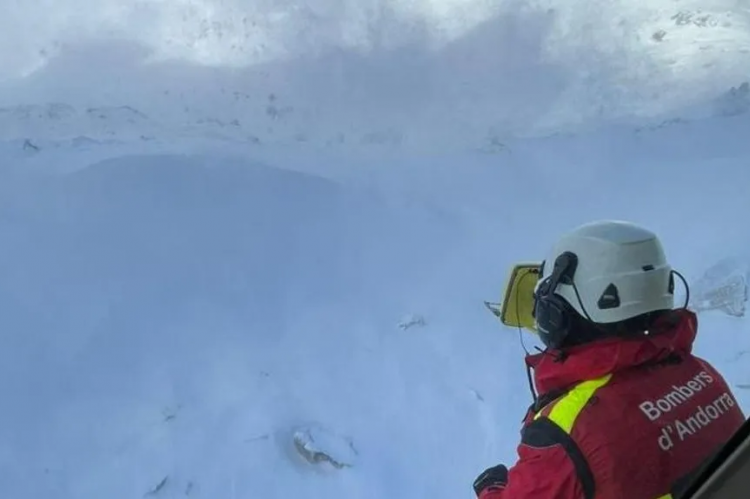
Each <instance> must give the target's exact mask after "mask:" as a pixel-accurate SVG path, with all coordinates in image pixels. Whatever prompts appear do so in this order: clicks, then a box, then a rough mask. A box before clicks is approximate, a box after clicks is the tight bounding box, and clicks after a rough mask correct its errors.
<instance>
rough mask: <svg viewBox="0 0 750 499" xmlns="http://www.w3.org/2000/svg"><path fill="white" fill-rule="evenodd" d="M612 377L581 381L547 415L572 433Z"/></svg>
mask: <svg viewBox="0 0 750 499" xmlns="http://www.w3.org/2000/svg"><path fill="white" fill-rule="evenodd" d="M611 378H612V375H611V374H608V375H606V376H604V377H602V378H597V379H592V380H590V381H584V382H583V383H579V384H578V385H577V386H576V387H575V388H573V389H572V390H570V391H569V392H568V393H567V394H566V395H565V396H564V397H562V398H561V399H559V400H558V401H557V402H556V403H555V405H554V406H553V407H552V410H551V411H550V413H549V414H548V415H547V419H549V420H551V421H552V422H553V423H555V424H556V425H557V426H559V427H560V428H562V429H563V430H564V431H565V433H568V434H570V432H571V431H572V430H573V424H574V423H575V421H576V418H578V415H579V414H580V413H581V411H582V410H583V408H584V407H585V406H586V403H587V402H588V401H589V400H590V399H591V397H593V396H594V393H595V392H596V391H597V390H598V389H599V388H601V387H602V386H604V385H606V384H607V383H609V380H610V379H611ZM541 414H542V413H541V412H539V413H537V414H536V415H535V416H534V419H538V418H539V417H540V416H541ZM659 499H661V498H659Z"/></svg>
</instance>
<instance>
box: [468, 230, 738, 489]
mask: <svg viewBox="0 0 750 499" xmlns="http://www.w3.org/2000/svg"><path fill="white" fill-rule="evenodd" d="M675 276H677V277H679V278H680V279H682V276H681V275H680V274H679V273H677V272H676V271H673V270H672V268H671V266H670V265H669V263H668V262H667V260H666V257H665V254H664V251H663V248H662V245H661V242H660V241H659V239H658V238H657V236H656V235H655V234H653V233H652V232H650V231H648V230H646V229H644V228H642V227H639V226H636V225H633V224H629V223H625V222H609V221H605V222H594V223H591V224H587V225H584V226H581V227H579V228H577V229H575V230H573V231H572V232H570V233H569V234H567V235H565V236H563V237H562V238H561V239H560V240H559V241H558V243H557V245H556V246H555V248H554V250H553V252H552V254H551V255H550V257H549V258H548V259H547V260H546V261H545V263H544V264H543V265H542V270H541V272H540V279H539V283H538V284H537V286H536V288H535V291H534V321H535V323H536V328H537V331H538V333H539V336H540V338H541V340H542V341H543V342H544V344H545V345H546V347H547V349H546V350H545V351H544V352H542V353H540V354H536V355H529V356H528V357H527V359H526V363H527V365H528V366H529V368H530V369H533V372H534V384H535V386H536V390H537V392H538V393H539V395H538V397H536V400H535V403H534V404H533V405H532V406H531V407H530V408H529V411H528V413H527V416H526V418H525V421H524V424H523V429H522V431H521V443H520V445H519V446H518V461H517V462H516V464H515V465H514V466H512V467H511V468H510V469H507V468H506V467H505V466H503V465H498V466H495V467H492V468H489V469H487V470H485V471H484V472H483V473H482V474H480V475H479V476H478V477H477V479H476V480H475V482H474V490H475V492H476V494H477V497H478V498H479V499H667V498H670V499H671V498H674V499H676V498H678V497H679V495H680V492H681V490H683V489H684V487H685V486H686V485H687V484H688V483H689V481H690V479H691V477H692V476H693V475H694V474H695V473H696V472H697V471H698V470H699V469H700V467H701V465H702V464H704V463H706V462H707V460H709V459H710V458H711V456H712V454H713V453H714V452H715V451H716V450H717V449H718V448H719V447H720V446H722V445H723V444H724V443H725V442H726V441H727V440H728V439H729V438H730V436H731V435H732V434H733V433H734V432H735V431H736V430H737V429H738V428H739V427H740V425H742V423H743V422H744V416H743V414H742V412H741V410H740V408H739V407H738V405H737V402H736V400H735V398H734V396H733V395H732V393H731V390H730V389H729V387H728V386H727V383H726V382H725V381H724V379H723V378H722V376H721V375H720V374H719V373H718V372H717V371H716V369H714V368H713V367H712V366H711V365H710V364H709V363H708V362H706V361H705V360H703V359H700V358H698V357H696V356H694V355H693V354H692V353H691V351H692V346H693V341H694V340H695V335H696V331H697V320H696V316H695V314H694V313H693V312H691V311H689V310H687V309H686V308H685V307H682V308H678V309H674V289H675ZM682 281H683V282H684V279H682ZM685 284H686V283H685ZM686 301H687V300H686Z"/></svg>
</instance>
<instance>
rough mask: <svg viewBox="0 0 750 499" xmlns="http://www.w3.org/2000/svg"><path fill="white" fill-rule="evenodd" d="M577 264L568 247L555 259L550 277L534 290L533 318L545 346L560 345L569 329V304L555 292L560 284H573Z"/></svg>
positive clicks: (554, 346)
mask: <svg viewBox="0 0 750 499" xmlns="http://www.w3.org/2000/svg"><path fill="white" fill-rule="evenodd" d="M577 266H578V257H577V256H576V255H575V254H574V253H571V252H569V251H566V252H565V253H562V254H561V255H560V256H558V257H557V258H556V259H555V264H554V266H553V268H552V272H551V274H550V276H549V277H547V278H545V279H544V280H543V281H542V282H541V283H540V284H539V287H538V288H537V291H536V293H534V309H533V313H534V319H535V320H536V323H537V328H538V330H539V336H540V338H541V339H542V342H543V343H544V344H545V345H546V346H547V347H548V348H552V349H555V348H559V347H560V346H561V345H562V343H563V341H564V340H565V338H566V337H567V336H568V332H569V330H570V313H571V311H570V308H569V306H568V304H567V303H566V302H565V300H563V299H562V298H561V297H560V296H558V295H556V294H555V290H556V289H557V286H558V285H559V284H570V285H572V284H573V274H574V273H575V270H576V267H577Z"/></svg>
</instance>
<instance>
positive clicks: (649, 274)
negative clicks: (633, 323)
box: [540, 221, 674, 324]
mask: <svg viewBox="0 0 750 499" xmlns="http://www.w3.org/2000/svg"><path fill="white" fill-rule="evenodd" d="M569 253H572V254H573V255H575V256H574V260H575V264H574V268H573V274H572V281H571V280H570V279H567V280H565V279H563V280H561V281H560V282H559V284H558V285H557V286H555V289H551V290H549V291H551V292H552V293H554V294H555V295H557V296H559V297H561V298H562V299H563V300H565V301H566V302H567V303H568V304H569V305H570V306H572V307H573V308H574V309H575V310H576V311H577V312H578V313H579V314H580V315H581V316H582V317H584V318H586V319H588V320H590V321H591V322H595V323H600V324H609V323H615V322H620V321H624V320H626V319H630V318H632V317H637V316H640V315H642V314H645V313H648V312H654V311H658V310H670V309H672V308H673V307H674V277H673V273H672V267H671V266H670V265H669V263H668V262H667V259H666V256H665V254H664V249H663V247H662V244H661V242H660V241H659V238H658V237H657V236H656V234H654V233H653V232H651V231H649V230H647V229H645V228H643V227H640V226H638V225H635V224H632V223H629V222H621V221H598V222H593V223H588V224H585V225H582V226H580V227H578V228H576V229H574V230H573V231H571V232H569V233H568V234H566V235H564V236H563V237H561V238H560V240H559V241H558V242H557V244H556V245H555V247H554V249H553V250H552V253H551V254H550V256H549V258H547V260H546V263H545V265H544V266H545V269H544V270H543V275H542V278H541V279H540V284H541V283H542V282H543V281H544V280H545V278H547V277H550V275H551V273H552V270H553V267H554V264H555V262H556V261H557V259H558V257H560V256H561V255H566V254H569Z"/></svg>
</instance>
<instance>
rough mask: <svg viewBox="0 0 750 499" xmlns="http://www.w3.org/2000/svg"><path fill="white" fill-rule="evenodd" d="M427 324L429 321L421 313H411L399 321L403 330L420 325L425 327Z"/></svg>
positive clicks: (399, 325)
mask: <svg viewBox="0 0 750 499" xmlns="http://www.w3.org/2000/svg"><path fill="white" fill-rule="evenodd" d="M426 325H427V321H425V319H424V317H422V316H421V315H414V314H410V315H407V316H406V317H404V318H403V319H401V322H399V323H398V327H400V328H401V329H403V330H407V329H409V328H410V327H414V326H418V327H424V326H426Z"/></svg>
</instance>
